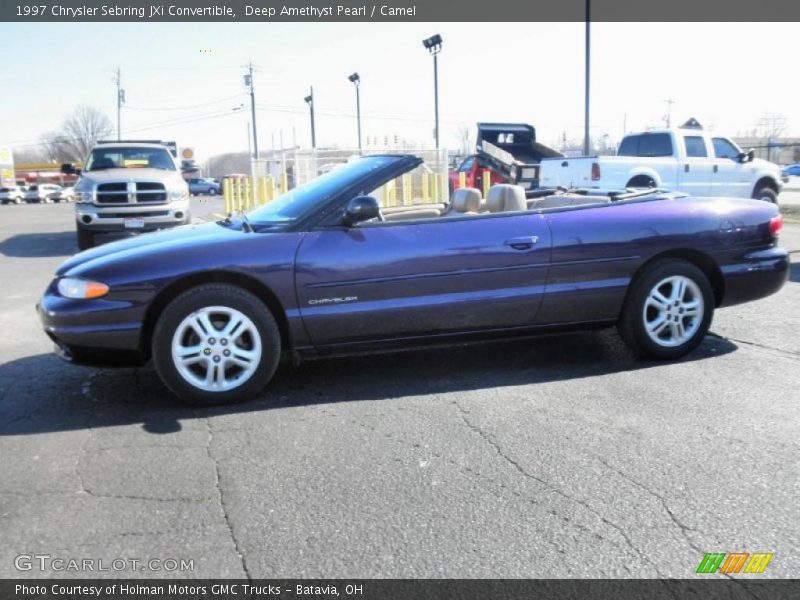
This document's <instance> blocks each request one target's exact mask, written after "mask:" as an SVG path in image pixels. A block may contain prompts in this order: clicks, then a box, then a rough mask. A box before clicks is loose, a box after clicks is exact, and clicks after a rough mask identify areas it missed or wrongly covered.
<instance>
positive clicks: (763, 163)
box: [752, 158, 781, 173]
mask: <svg viewBox="0 0 800 600" xmlns="http://www.w3.org/2000/svg"><path fill="white" fill-rule="evenodd" d="M752 164H753V167H755V169H756V170H757V171H774V172H775V173H780V172H781V168H780V167H779V166H778V165H776V164H775V163H774V162H770V161H768V160H764V159H763V158H754V159H753V163H752Z"/></svg>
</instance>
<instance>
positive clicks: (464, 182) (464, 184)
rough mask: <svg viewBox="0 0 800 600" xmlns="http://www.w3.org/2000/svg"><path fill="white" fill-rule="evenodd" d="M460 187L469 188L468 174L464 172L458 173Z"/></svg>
mask: <svg viewBox="0 0 800 600" xmlns="http://www.w3.org/2000/svg"><path fill="white" fill-rule="evenodd" d="M458 187H459V188H465V187H467V174H466V173H464V171H460V172H459V173H458Z"/></svg>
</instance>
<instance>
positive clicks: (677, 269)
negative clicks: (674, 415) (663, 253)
mask: <svg viewBox="0 0 800 600" xmlns="http://www.w3.org/2000/svg"><path fill="white" fill-rule="evenodd" d="M672 277H678V278H682V279H688V280H691V281H692V282H694V286H691V285H690V286H687V292H688V293H689V297H690V298H692V299H693V300H692V301H694V299H695V298H694V296H700V297H701V298H702V305H701V306H702V315H697V317H696V319H695V320H694V321H692V320H690V321H689V328H688V329H689V330H690V331H691V330H692V329H694V331H693V333H692V334H691V335H690V336H688V337H687V339H686V341H685V342H683V343H677V342H678V341H679V340H680V338H677V339H675V340H673V339H670V340H667V339H663V340H662V341H661V342H656V341H655V340H654V339H653V338H652V337H651V334H649V333H648V332H647V330H646V320H647V318H648V315H649V316H652V317H654V318H653V321H651V323H653V322H655V321H656V320H657V319H658V318H659V317H660V316H663V317H664V318H665V320H666V321H667V326H668V328H669V329H670V332H666V333H669V336H670V338H672V336H673V334H674V330H673V329H672V326H671V324H670V322H671V319H672V318H675V319H680V326H681V328H683V329H684V331H685V324H686V320H687V319H691V317H689V316H684V314H683V310H681V312H680V314H679V313H678V310H679V309H678V308H677V307H676V306H674V305H673V303H668V305H667V306H668V308H667V309H666V310H668V311H670V312H669V313H664V312H663V311H660V310H659V309H657V308H655V307H654V306H646V303H647V302H648V297H649V296H650V294H651V293H652V292H653V291H654V289H655V288H656V287H657V286H659V284H660V283H662V282H664V281H665V280H668V278H672ZM664 285H669V284H664ZM659 289H661V290H663V289H664V288H663V287H660V286H659ZM684 297H685V296H684ZM682 308H683V305H681V309H682ZM673 315H674V317H673ZM713 316H714V291H713V290H712V288H711V284H710V283H709V281H708V278H707V277H706V275H705V274H704V273H703V272H702V271H701V270H700V269H698V268H697V267H696V266H694V265H693V264H691V263H688V262H686V261H684V260H677V259H665V260H660V261H658V262H655V263H654V264H653V265H651V266H650V267H649V268H648V269H647V271H646V272H644V273H643V274H642V275H641V276H640V277H638V278H637V279H636V280H635V281H634V282H633V284H632V287H631V288H630V290H629V291H628V297H627V298H626V300H625V305H624V306H623V309H622V314H621V315H620V320H619V322H618V324H617V328H618V330H619V333H620V335H621V336H622V339H623V340H625V343H627V344H628V346H630V347H631V349H632V350H633V351H634V352H635V353H636V354H637V355H638V356H641V357H649V358H655V359H659V360H672V359H676V358H680V357H681V356H684V355H686V354H688V353H689V352H691V351H692V350H694V349H695V348H697V346H698V345H699V344H700V342H702V341H703V337H705V335H706V333H707V332H708V328H709V327H710V326H711V320H712V318H713ZM695 325H696V328H695ZM676 327H677V325H676ZM656 337H658V336H657V335H656ZM668 343H673V344H675V345H671V346H669V345H666V344H668Z"/></svg>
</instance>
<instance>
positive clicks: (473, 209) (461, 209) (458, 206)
mask: <svg viewBox="0 0 800 600" xmlns="http://www.w3.org/2000/svg"><path fill="white" fill-rule="evenodd" d="M479 212H481V192H480V190H479V189H477V188H458V189H457V190H455V191H454V192H453V195H452V196H450V210H448V211H447V213H446V215H445V216H448V217H459V216H462V215H476V214H478V213H479Z"/></svg>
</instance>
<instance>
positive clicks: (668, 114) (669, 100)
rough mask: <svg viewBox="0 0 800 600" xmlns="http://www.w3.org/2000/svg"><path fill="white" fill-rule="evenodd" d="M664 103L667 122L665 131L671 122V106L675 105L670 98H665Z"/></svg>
mask: <svg viewBox="0 0 800 600" xmlns="http://www.w3.org/2000/svg"><path fill="white" fill-rule="evenodd" d="M664 102H665V103H666V104H667V118H666V121H667V129H669V126H670V123H671V122H672V105H673V104H675V100H673V99H672V98H667V99H666V100H664Z"/></svg>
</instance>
